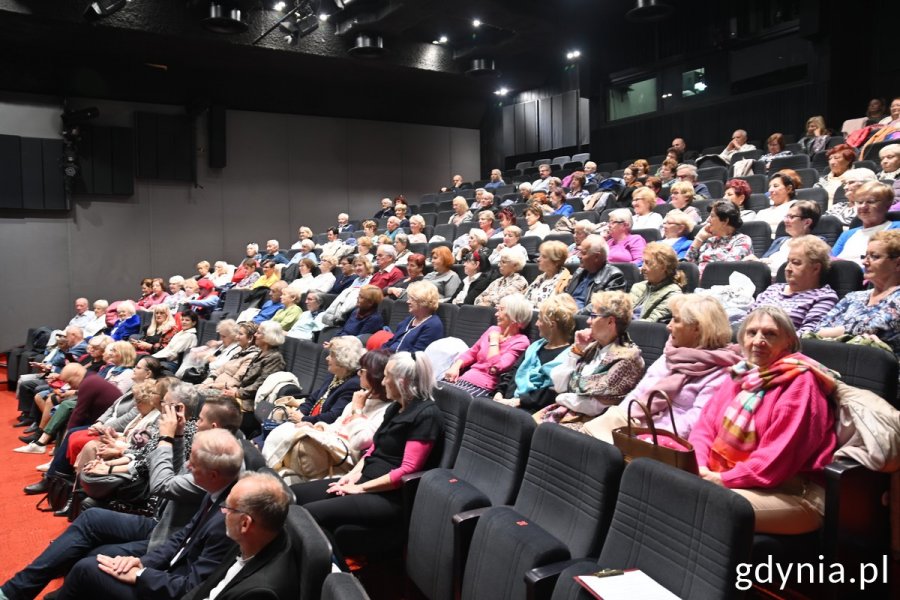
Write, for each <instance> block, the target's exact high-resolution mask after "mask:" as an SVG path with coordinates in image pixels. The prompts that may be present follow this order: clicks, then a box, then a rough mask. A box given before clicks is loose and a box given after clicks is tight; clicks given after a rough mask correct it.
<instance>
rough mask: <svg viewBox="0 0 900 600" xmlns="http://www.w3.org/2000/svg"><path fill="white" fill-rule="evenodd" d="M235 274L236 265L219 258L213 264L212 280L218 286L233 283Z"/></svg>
mask: <svg viewBox="0 0 900 600" xmlns="http://www.w3.org/2000/svg"><path fill="white" fill-rule="evenodd" d="M233 275H234V267H233V266H231V265H229V264H228V263H227V262H225V261H224V260H217V261H216V263H215V265H213V272H212V277H211V278H212V282H213V285H214V286H216V287H217V288H220V287H222V286H224V285H227V284H229V283H231V277H232V276H233Z"/></svg>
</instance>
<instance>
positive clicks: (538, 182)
mask: <svg viewBox="0 0 900 600" xmlns="http://www.w3.org/2000/svg"><path fill="white" fill-rule="evenodd" d="M551 170H552V169H551V167H550V165H540V166H539V167H538V178H537V179H535V180H534V182H533V183H532V184H531V187H530V188H529V190H528V191H529V192H531V193H532V194H533V193H534V192H538V191H542V192H547V191H549V190H550V181H549V180H550V172H551ZM519 189H520V190H521V189H522V188H521V186H520V187H519ZM523 200H527V198H523Z"/></svg>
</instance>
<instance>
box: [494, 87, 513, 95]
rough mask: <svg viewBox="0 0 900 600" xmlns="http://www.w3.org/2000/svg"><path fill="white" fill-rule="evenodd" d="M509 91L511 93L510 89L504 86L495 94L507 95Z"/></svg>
mask: <svg viewBox="0 0 900 600" xmlns="http://www.w3.org/2000/svg"><path fill="white" fill-rule="evenodd" d="M508 93H509V90H508V89H506V88H505V87H502V88H500V89H499V90H497V91H495V92H494V94H495V95H497V96H505V95H507V94H508Z"/></svg>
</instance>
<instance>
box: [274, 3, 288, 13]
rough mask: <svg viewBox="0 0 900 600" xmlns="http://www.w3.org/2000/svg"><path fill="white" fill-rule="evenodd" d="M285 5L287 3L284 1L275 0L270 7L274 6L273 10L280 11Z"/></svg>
mask: <svg viewBox="0 0 900 600" xmlns="http://www.w3.org/2000/svg"><path fill="white" fill-rule="evenodd" d="M285 6H287V4H285V3H284V2H276V3H275V6H273V7H272V8H274V9H275V10H277V11H279V12H280V11H282V10H284V7H285Z"/></svg>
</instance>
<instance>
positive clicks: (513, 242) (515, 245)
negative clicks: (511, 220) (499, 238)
mask: <svg viewBox="0 0 900 600" xmlns="http://www.w3.org/2000/svg"><path fill="white" fill-rule="evenodd" d="M504 216H505V215H503V212H502V211H501V214H500V222H501V224H502V223H503V220H504V219H503V217H504ZM494 237H496V234H495V235H494ZM520 239H522V230H521V229H519V228H518V227H517V226H515V225H509V226H504V228H503V243H502V244H500V245H498V246H497V247H496V248H494V251H493V252H491V255H490V256H489V257H488V258H489V260H490V261H491V264H492V265H497V264H500V253H501V252H503V251H504V250H511V251H513V252H515V253H516V254H518V255H519V256H521V257H522V264H525V262H527V261H528V251H527V250H526V249H525V247H524V246H522V244H520V243H519V240H520Z"/></svg>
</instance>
